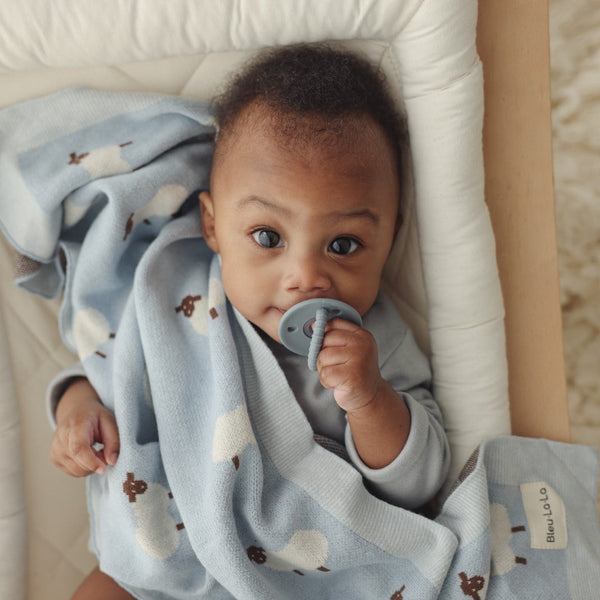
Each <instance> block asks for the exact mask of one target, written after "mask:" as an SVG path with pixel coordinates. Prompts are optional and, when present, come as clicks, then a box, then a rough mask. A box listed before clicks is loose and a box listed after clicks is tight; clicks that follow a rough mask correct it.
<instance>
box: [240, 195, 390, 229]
mask: <svg viewBox="0 0 600 600" xmlns="http://www.w3.org/2000/svg"><path fill="white" fill-rule="evenodd" d="M251 205H258V206H263V207H266V208H270V209H272V210H276V211H278V212H280V213H283V214H285V215H291V214H292V211H291V210H290V209H289V208H287V207H286V206H282V205H281V204H279V203H277V202H273V201H272V200H269V199H268V198H263V197H262V196H254V195H252V196H246V197H244V198H242V199H241V200H240V201H239V202H238V208H244V207H246V206H251ZM325 218H334V219H365V220H367V221H370V222H371V223H373V224H374V225H378V224H379V216H378V215H377V214H376V213H374V212H373V211H372V210H370V209H369V208H359V209H356V210H348V211H345V210H336V211H332V212H330V213H329V214H327V215H326V216H325Z"/></svg>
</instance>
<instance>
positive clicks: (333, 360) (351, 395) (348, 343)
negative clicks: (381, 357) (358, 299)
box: [317, 319, 385, 412]
mask: <svg viewBox="0 0 600 600" xmlns="http://www.w3.org/2000/svg"><path fill="white" fill-rule="evenodd" d="M317 369H318V371H319V376H320V379H321V384H322V385H323V386H324V387H326V388H329V389H332V390H333V395H334V398H335V401H336V402H337V403H338V405H339V406H340V407H341V408H342V409H343V410H345V411H346V412H352V411H355V410H358V409H361V408H364V407H365V406H367V405H369V404H370V403H371V401H372V400H373V399H374V398H375V397H376V395H377V394H378V392H379V391H380V390H381V389H382V386H383V385H385V382H384V380H383V378H382V377H381V373H380V371H379V365H378V362H377V344H376V342H375V339H374V338H373V336H372V335H371V333H370V332H369V331H367V330H366V329H363V328H362V327H359V326H358V325H355V324H354V323H351V322H350V321H346V320H345V319H333V320H331V321H329V323H327V327H326V329H325V337H324V339H323V345H322V347H321V352H319V356H318V358H317Z"/></svg>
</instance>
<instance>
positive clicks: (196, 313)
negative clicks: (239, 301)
mask: <svg viewBox="0 0 600 600" xmlns="http://www.w3.org/2000/svg"><path fill="white" fill-rule="evenodd" d="M224 305H225V292H224V291H223V285H222V284H221V282H220V281H219V280H218V279H215V278H214V277H211V278H210V280H209V282H208V297H206V296H202V295H201V294H197V295H195V296H194V295H192V294H190V295H188V296H186V297H185V298H183V299H182V301H181V303H180V304H179V305H178V306H176V307H175V312H177V313H181V314H183V316H185V317H187V318H188V320H189V323H190V325H191V326H192V327H193V328H194V331H196V333H199V334H200V335H208V322H209V317H210V319H213V320H214V319H216V318H217V317H218V316H219V310H220V309H221V307H222V306H224Z"/></svg>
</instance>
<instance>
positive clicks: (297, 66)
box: [215, 44, 407, 178]
mask: <svg viewBox="0 0 600 600" xmlns="http://www.w3.org/2000/svg"><path fill="white" fill-rule="evenodd" d="M215 105H216V106H215V111H216V112H215V118H216V122H217V127H218V131H219V133H218V137H217V149H216V151H215V155H216V156H215V160H218V157H217V155H218V154H219V151H220V148H219V146H221V147H222V148H226V146H227V140H228V139H229V136H230V135H231V134H232V133H233V132H234V130H235V125H236V124H237V122H238V119H239V118H240V117H241V116H242V115H243V114H244V113H245V111H246V109H247V108H248V107H250V106H261V107H267V108H268V109H271V110H269V111H268V112H269V118H270V119H271V120H274V124H275V125H276V126H277V127H276V130H277V131H279V132H282V133H283V134H284V135H285V136H287V137H291V138H293V141H295V142H300V143H312V144H315V143H316V142H315V139H317V140H318V143H319V144H320V143H322V142H323V141H324V142H325V143H327V142H328V141H329V142H331V141H332V140H334V143H335V139H336V138H337V139H340V134H341V133H348V123H350V122H354V123H355V121H356V117H362V116H368V117H370V118H371V119H372V120H373V121H374V122H375V123H376V124H377V125H378V126H379V127H380V128H381V130H382V132H383V134H384V136H385V138H386V139H387V141H388V143H389V145H390V148H391V150H392V153H393V156H394V158H395V164H396V167H397V172H398V177H399V178H400V177H401V174H402V173H403V171H404V168H403V164H404V163H403V161H404V157H403V152H404V148H405V145H406V137H407V134H406V123H405V119H404V117H403V115H402V114H401V113H400V111H399V110H398V109H397V107H396V105H395V103H394V101H393V99H392V96H391V93H390V92H389V89H388V85H387V82H386V79H385V76H384V75H383V73H382V72H380V71H379V70H377V69H376V68H375V67H374V66H373V65H372V64H371V63H370V62H369V61H368V60H366V59H364V58H362V57H360V56H358V55H356V54H354V53H351V52H348V51H344V50H337V49H334V48H333V47H331V46H330V45H328V44H297V45H292V46H282V47H279V48H275V49H272V50H269V51H266V52H263V53H261V54H260V55H258V57H257V58H256V59H255V60H253V61H252V62H251V63H250V64H249V65H248V66H247V67H246V68H245V69H243V70H242V71H241V72H240V73H238V74H237V75H236V76H235V77H234V78H233V79H232V80H231V81H230V82H229V84H228V86H227V88H226V89H225V91H224V92H223V93H222V94H221V95H220V96H219V97H217V98H216V100H215ZM315 133H317V134H320V135H318V137H316V138H315ZM321 134H324V135H321Z"/></svg>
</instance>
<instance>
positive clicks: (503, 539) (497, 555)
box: [490, 503, 527, 575]
mask: <svg viewBox="0 0 600 600" xmlns="http://www.w3.org/2000/svg"><path fill="white" fill-rule="evenodd" d="M490 517H491V529H492V540H491V542H492V575H505V574H506V573H508V572H510V571H512V570H513V569H514V568H515V566H516V565H526V564H527V559H526V558H523V557H521V556H515V553H514V552H513V551H512V549H511V547H510V540H511V538H512V536H513V535H514V534H515V533H518V532H521V531H525V527H524V526H523V525H518V526H516V527H513V526H512V524H511V522H510V517H509V515H508V511H507V510H506V508H505V507H504V506H503V505H502V504H497V503H493V504H491V505H490Z"/></svg>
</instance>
